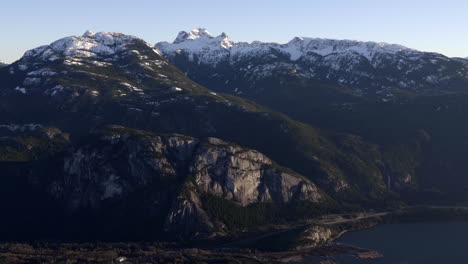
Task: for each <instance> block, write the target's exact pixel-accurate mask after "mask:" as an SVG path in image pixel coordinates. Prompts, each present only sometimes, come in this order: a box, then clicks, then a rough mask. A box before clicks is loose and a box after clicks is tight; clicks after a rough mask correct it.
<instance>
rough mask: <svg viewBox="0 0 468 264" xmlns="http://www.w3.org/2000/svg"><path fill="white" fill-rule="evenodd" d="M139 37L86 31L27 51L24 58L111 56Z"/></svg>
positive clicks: (51, 58) (50, 58)
mask: <svg viewBox="0 0 468 264" xmlns="http://www.w3.org/2000/svg"><path fill="white" fill-rule="evenodd" d="M135 40H139V38H137V37H134V36H130V35H125V34H122V33H112V32H99V33H94V32H92V31H91V30H88V31H86V32H85V33H84V34H83V35H82V36H71V37H66V38H62V39H59V40H57V41H55V42H53V43H51V44H50V45H45V46H41V47H39V48H35V49H32V50H29V51H27V52H26V53H25V54H24V56H23V59H25V58H26V59H28V58H31V57H34V58H41V59H44V60H45V59H49V60H53V59H54V58H57V57H60V56H65V57H75V58H85V57H93V56H109V55H113V54H115V53H116V52H117V51H119V50H122V49H124V48H125V46H126V45H128V44H131V43H133V42H134V41H135Z"/></svg>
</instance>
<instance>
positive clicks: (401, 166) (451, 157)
mask: <svg viewBox="0 0 468 264" xmlns="http://www.w3.org/2000/svg"><path fill="white" fill-rule="evenodd" d="M467 88H468V65H467V64H466V60H463V59H456V58H448V57H446V56H443V55H441V54H436V53H426V52H420V51H416V50H412V49H409V48H405V47H403V46H400V45H393V44H384V43H373V42H358V41H348V40H343V41H339V40H326V39H311V38H294V39H293V40H291V41H290V42H289V43H287V44H276V43H262V42H253V43H235V42H233V41H231V40H230V39H229V38H228V37H227V35H226V34H224V33H223V34H221V35H220V36H218V37H214V36H212V35H211V34H209V33H208V32H207V31H206V30H205V29H201V28H197V29H195V30H193V31H191V32H188V33H187V32H180V33H179V35H178V36H177V38H176V39H175V41H174V42H173V43H167V42H163V43H158V44H156V45H155V46H154V45H151V44H148V43H147V42H145V41H144V40H142V39H140V38H138V37H134V36H129V35H125V34H121V33H108V32H100V33H94V32H92V31H87V32H86V33H85V34H84V35H82V36H72V37H66V38H63V39H60V40H57V41H55V42H53V43H51V44H49V45H45V46H41V47H38V48H35V49H32V50H30V51H28V52H26V53H25V54H24V56H23V57H22V58H21V59H20V60H18V61H16V62H14V63H12V64H10V65H7V66H5V67H2V68H0V136H1V137H0V140H1V141H2V144H0V167H1V168H0V171H2V174H3V175H2V177H1V181H2V183H1V184H0V186H1V187H0V191H1V192H0V193H1V195H2V198H3V199H1V202H0V208H2V209H3V210H8V212H10V213H9V214H8V215H7V216H6V217H5V218H3V219H2V220H0V221H2V223H1V225H0V230H1V232H2V233H3V234H5V237H11V238H12V239H33V238H44V237H46V238H50V237H53V238H62V239H63V238H70V239H110V240H112V239H117V240H118V239H130V240H132V239H133V240H134V239H153V240H154V239H156V238H157V239H174V238H179V239H208V238H217V237H231V236H236V235H238V234H239V232H243V231H242V230H244V231H245V230H256V229H258V228H259V227H262V226H269V225H275V224H279V223H285V222H286V223H289V222H294V221H298V220H301V219H310V218H314V217H317V216H320V215H323V214H326V213H330V212H349V211H356V210H363V209H366V210H367V209H373V210H380V209H388V208H395V207H399V206H402V205H403V204H405V203H406V204H408V203H409V204H411V203H422V202H433V201H442V202H444V201H453V200H457V201H463V200H464V199H466V197H465V196H464V195H463V194H464V191H465V190H466V187H468V179H467V178H466V177H464V172H465V171H466V169H468V168H467V166H468V165H467V163H466V162H465V157H467V156H468V155H467V154H468V153H467V152H468V141H467V140H466V135H467V132H468V124H467V122H466V121H464V120H465V118H464V117H465V115H466V112H467V110H468V109H467V101H468V97H467V94H466V89H467ZM31 214H34V215H36V216H37V219H43V221H36V218H34V219H32V218H28V217H26V216H27V215H31Z"/></svg>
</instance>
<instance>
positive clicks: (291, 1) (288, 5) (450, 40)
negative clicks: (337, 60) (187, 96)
mask: <svg viewBox="0 0 468 264" xmlns="http://www.w3.org/2000/svg"><path fill="white" fill-rule="evenodd" d="M0 10H1V11H0V13H1V16H0V19H1V24H0V36H2V37H1V39H0V60H3V61H6V62H13V61H15V60H17V59H19V58H20V57H21V56H22V55H23V54H24V52H25V51H27V50H29V49H32V48H35V47H38V46H41V45H46V44H50V43H51V42H53V41H55V40H57V39H60V38H63V37H66V36H72V35H82V34H83V33H84V32H85V31H86V30H87V29H91V30H93V31H95V32H99V31H110V32H123V33H126V34H131V35H135V36H138V37H140V38H142V39H144V40H146V41H147V42H149V43H151V44H155V43H156V42H159V41H173V40H174V38H175V37H176V36H177V33H178V32H179V31H181V30H185V31H190V30H192V29H193V28H195V27H204V28H207V29H208V31H210V32H211V33H212V34H214V35H219V34H221V33H222V32H225V33H227V35H228V36H229V37H230V38H231V39H232V40H234V41H248V42H251V41H254V40H260V41H268V42H279V43H286V42H288V41H289V40H291V39H292V38H293V37H295V36H300V37H319V38H334V39H353V40H363V41H378V42H388V43H396V44H401V45H404V46H407V47H410V48H414V49H418V50H422V51H432V52H439V53H442V54H445V55H447V56H450V57H468V1H466V0H444V1H441V0H436V1H435V0H405V1H403V0H392V1H390V0H287V1H285V0H280V1H278V0H269V1H267V0H235V1H219V0H196V1H195V0H186V1H181V0H171V1H169V0H165V1H159V0H132V1H129V0H125V1H122V0H113V1H108V0H92V1H91V0H80V1H64V0H61V1H58V0H42V1H37V0H15V1H2V2H1V3H0Z"/></svg>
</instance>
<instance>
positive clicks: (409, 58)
mask: <svg viewBox="0 0 468 264" xmlns="http://www.w3.org/2000/svg"><path fill="white" fill-rule="evenodd" d="M155 47H156V48H157V49H158V50H160V51H161V52H162V53H163V54H164V56H165V57H166V58H168V59H169V60H170V61H171V62H172V63H174V64H175V65H176V66H177V67H179V68H180V69H181V70H182V71H184V72H185V73H186V74H187V75H188V76H189V77H190V78H192V79H193V80H196V81H198V82H200V83H203V84H204V85H206V86H208V87H209V88H211V89H215V87H220V86H225V87H227V88H225V89H226V90H223V91H224V92H226V91H231V92H233V93H235V94H241V93H243V94H245V93H247V92H255V90H256V87H257V85H256V83H258V82H259V81H267V80H270V81H273V79H274V81H273V82H274V83H278V84H280V83H283V81H285V80H288V79H290V78H295V79H296V80H302V81H318V82H332V83H335V84H336V85H338V86H340V87H347V88H351V89H352V90H353V93H354V94H355V95H357V96H364V95H366V94H367V95H370V96H372V97H377V98H380V99H381V100H382V101H384V102H389V101H392V100H393V97H394V93H393V92H392V91H391V90H395V89H396V90H405V91H408V92H412V93H413V92H414V93H425V94H431V93H440V92H443V93H445V92H451V91H455V90H460V89H464V87H466V83H467V82H468V63H467V62H466V60H464V59H459V58H449V57H447V56H444V55H442V54H438V53H433V52H422V51H418V50H414V49H411V48H407V47H404V46H401V45H397V44H387V43H382V42H363V41H355V40H333V39H320V38H302V37H295V38H294V39H292V40H291V41H289V42H288V43H286V44H278V43H267V42H260V41H254V42H252V43H246V42H234V41H232V40H231V39H230V38H229V37H228V36H227V35H226V34H224V33H223V34H221V35H219V36H217V37H214V36H213V35H211V34H210V33H209V32H208V31H207V30H206V29H203V28H196V29H194V30H193V31H192V32H189V33H187V32H184V31H182V32H180V33H179V35H178V36H177V38H176V40H175V41H174V42H173V43H168V42H160V43H157V44H156V46H155ZM281 76H283V77H281ZM211 85H212V86H211ZM257 88H258V87H257ZM259 89H260V90H263V88H259ZM396 92H398V91H396Z"/></svg>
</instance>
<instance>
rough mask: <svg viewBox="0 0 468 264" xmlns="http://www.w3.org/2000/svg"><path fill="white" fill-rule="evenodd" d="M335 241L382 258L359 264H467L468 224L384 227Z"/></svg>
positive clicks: (345, 236) (356, 233)
mask: <svg viewBox="0 0 468 264" xmlns="http://www.w3.org/2000/svg"><path fill="white" fill-rule="evenodd" d="M338 242H339V243H344V244H348V245H353V246H356V247H361V248H366V249H371V250H374V251H377V252H379V253H381V254H382V255H384V258H383V259H379V260H366V261H364V262H359V263H376V264H377V263H378V264H381V263H382V264H383V263H389V264H445V263H447V264H448V263H459V264H464V263H468V223H411V224H385V225H380V226H377V227H374V228H371V229H366V230H360V231H354V232H348V233H345V234H344V235H343V236H342V237H341V238H340V239H338Z"/></svg>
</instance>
